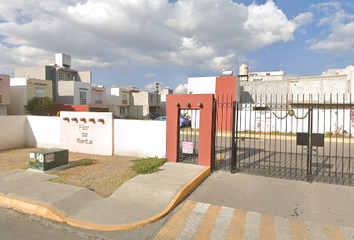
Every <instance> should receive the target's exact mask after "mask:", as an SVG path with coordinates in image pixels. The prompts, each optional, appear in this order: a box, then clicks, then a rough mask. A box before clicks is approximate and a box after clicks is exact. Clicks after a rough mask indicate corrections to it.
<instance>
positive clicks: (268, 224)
mask: <svg viewBox="0 0 354 240" xmlns="http://www.w3.org/2000/svg"><path fill="white" fill-rule="evenodd" d="M259 239H260V240H275V217H274V216H270V215H267V214H262V215H261V224H260V227H259Z"/></svg>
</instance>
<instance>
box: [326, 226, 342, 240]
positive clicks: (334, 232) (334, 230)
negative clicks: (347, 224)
mask: <svg viewBox="0 0 354 240" xmlns="http://www.w3.org/2000/svg"><path fill="white" fill-rule="evenodd" d="M321 227H322V228H323V231H324V233H325V234H326V236H327V239H328V240H332V239H336V240H345V239H344V237H343V235H342V233H341V232H340V230H339V228H338V227H337V226H333V225H329V224H321Z"/></svg>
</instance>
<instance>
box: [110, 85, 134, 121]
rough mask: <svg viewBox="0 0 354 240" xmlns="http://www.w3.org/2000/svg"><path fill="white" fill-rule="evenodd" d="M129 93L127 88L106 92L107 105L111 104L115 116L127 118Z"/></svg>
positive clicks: (111, 89)
mask: <svg viewBox="0 0 354 240" xmlns="http://www.w3.org/2000/svg"><path fill="white" fill-rule="evenodd" d="M130 95H131V92H130V91H129V89H127V88H119V87H118V88H108V89H107V91H106V101H107V104H112V105H113V106H114V107H113V113H114V114H115V115H116V116H119V117H122V118H126V117H128V116H129V106H130Z"/></svg>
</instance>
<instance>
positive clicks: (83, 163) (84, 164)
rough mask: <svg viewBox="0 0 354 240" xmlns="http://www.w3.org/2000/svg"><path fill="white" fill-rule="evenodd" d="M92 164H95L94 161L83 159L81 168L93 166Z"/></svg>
mask: <svg viewBox="0 0 354 240" xmlns="http://www.w3.org/2000/svg"><path fill="white" fill-rule="evenodd" d="M92 163H93V160H92V159H89V158H84V159H81V161H80V166H88V165H91V164H92Z"/></svg>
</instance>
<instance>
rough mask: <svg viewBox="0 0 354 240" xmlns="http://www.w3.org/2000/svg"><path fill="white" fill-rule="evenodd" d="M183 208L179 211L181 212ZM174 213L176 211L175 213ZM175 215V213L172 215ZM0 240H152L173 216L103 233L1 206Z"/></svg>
mask: <svg viewBox="0 0 354 240" xmlns="http://www.w3.org/2000/svg"><path fill="white" fill-rule="evenodd" d="M179 208H180V205H179V206H178V207H177V208H176V210H179ZM176 210H174V211H176ZM172 215H173V214H172ZM0 216H1V217H0V239H4V240H5V239H6V240H7V239H11V240H23V239H29V240H32V239H35V240H42V239H43V240H47V239H51V240H63V239H70V240H76V239H77V240H81V239H86V240H87V239H99V240H106V239H107V240H110V239H123V240H124V239H129V240H130V239H132V240H134V239H137V240H138V239H139V240H142V239H153V237H154V236H155V234H156V233H157V232H158V231H159V230H160V229H161V227H163V225H164V224H165V222H167V221H168V220H169V218H170V217H171V214H169V215H167V216H166V217H164V218H162V219H161V220H159V221H157V222H154V223H152V224H149V225H148V226H144V227H141V228H137V229H133V230H130V231H119V232H101V231H92V230H86V229H80V228H76V227H72V226H69V225H67V224H65V223H59V222H54V221H50V220H47V219H45V218H41V217H37V216H34V215H30V214H26V213H23V212H19V211H16V210H12V209H9V208H5V207H2V206H0Z"/></svg>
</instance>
